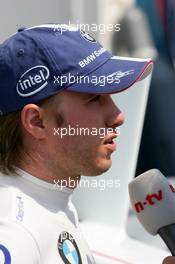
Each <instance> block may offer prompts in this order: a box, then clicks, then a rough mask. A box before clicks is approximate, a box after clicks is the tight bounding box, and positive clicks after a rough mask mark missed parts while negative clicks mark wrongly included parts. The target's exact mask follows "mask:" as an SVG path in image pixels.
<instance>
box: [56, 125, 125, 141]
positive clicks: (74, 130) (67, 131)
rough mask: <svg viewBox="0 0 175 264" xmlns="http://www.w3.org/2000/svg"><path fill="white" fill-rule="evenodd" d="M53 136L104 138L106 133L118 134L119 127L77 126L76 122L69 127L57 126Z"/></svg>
mask: <svg viewBox="0 0 175 264" xmlns="http://www.w3.org/2000/svg"><path fill="white" fill-rule="evenodd" d="M53 130H54V131H53V132H54V136H59V137H60V138H63V137H65V136H99V138H104V137H105V136H106V135H110V134H113V133H115V134H116V136H119V135H120V128H119V127H117V128H112V127H108V128H105V127H99V128H96V127H92V128H89V127H79V125H78V124H77V125H76V127H71V126H70V125H68V127H59V128H55V127H54V129H53Z"/></svg>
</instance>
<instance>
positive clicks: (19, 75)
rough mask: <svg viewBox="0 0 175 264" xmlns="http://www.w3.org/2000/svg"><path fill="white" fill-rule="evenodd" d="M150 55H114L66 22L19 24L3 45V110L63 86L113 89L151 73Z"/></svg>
mask: <svg viewBox="0 0 175 264" xmlns="http://www.w3.org/2000/svg"><path fill="white" fill-rule="evenodd" d="M152 64H153V62H152V60H151V59H134V58H124V57H116V56H113V55H112V54H111V53H110V52H108V51H107V50H106V49H105V48H104V47H102V46H101V45H100V43H99V42H98V41H96V40H95V39H94V38H93V37H91V36H90V35H89V34H88V33H86V32H84V31H82V30H80V29H78V28H75V27H72V26H68V25H58V24H46V25H39V26H35V27H31V28H21V29H19V30H18V32H17V33H16V34H14V35H12V36H11V37H9V38H8V39H7V40H6V41H4V42H3V43H2V44H1V45H0V113H1V115H5V114H8V113H10V112H15V111H17V110H20V109H22V108H23V107H24V106H25V105H26V104H29V103H37V102H39V101H41V100H43V99H46V98H48V97H50V96H53V95H56V94H57V93H58V92H61V91H63V90H65V89H66V90H67V91H74V92H81V93H90V94H112V93H118V92H121V91H123V90H125V89H127V88H129V87H130V86H132V85H133V84H134V83H135V82H136V81H138V80H140V79H141V78H144V77H145V76H147V75H148V74H149V73H150V71H151V68H152V67H150V66H152Z"/></svg>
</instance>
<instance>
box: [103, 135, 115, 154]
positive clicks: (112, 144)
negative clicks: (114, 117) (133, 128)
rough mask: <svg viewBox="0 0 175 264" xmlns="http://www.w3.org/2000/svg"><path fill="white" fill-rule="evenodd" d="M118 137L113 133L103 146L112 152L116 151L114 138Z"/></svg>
mask: <svg viewBox="0 0 175 264" xmlns="http://www.w3.org/2000/svg"><path fill="white" fill-rule="evenodd" d="M116 137H117V135H116V134H115V133H113V134H112V135H108V136H107V137H106V139H105V140H104V142H103V144H104V145H105V146H106V147H107V148H108V149H109V150H111V151H112V152H113V151H115V150H116V143H115V142H114V138H116Z"/></svg>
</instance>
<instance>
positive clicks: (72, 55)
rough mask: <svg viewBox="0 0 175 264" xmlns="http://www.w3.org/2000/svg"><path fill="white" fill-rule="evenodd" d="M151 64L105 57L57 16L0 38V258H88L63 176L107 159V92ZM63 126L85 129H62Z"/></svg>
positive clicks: (105, 165) (114, 117)
mask: <svg viewBox="0 0 175 264" xmlns="http://www.w3.org/2000/svg"><path fill="white" fill-rule="evenodd" d="M151 66H152V61H151V60H134V59H133V60H131V59H124V58H116V57H112V55H111V54H110V53H109V52H107V51H106V50H105V49H104V48H103V47H102V46H101V45H100V44H99V43H98V42H97V41H96V40H95V39H93V38H92V37H91V36H90V35H88V34H87V33H85V32H82V31H79V30H78V29H76V28H72V27H67V26H65V25H64V26H60V25H41V26H36V27H33V28H28V29H24V28H23V29H20V30H19V31H18V33H16V34H14V35H13V36H11V37H10V38H9V39H8V40H6V41H5V42H4V43H3V44H1V47H0V83H1V87H0V111H1V117H0V168H1V172H2V174H1V176H0V184H1V189H0V208H1V210H0V252H1V254H0V257H1V258H2V261H1V262H2V263H5V264H11V263H12V264H22V263H23V264H24V263H25V264H29V263H30V264H34V263H35V264H48V263H49V264H56V263H67V264H70V263H71V264H74V263H79V264H81V263H83V264H87V263H94V260H93V257H92V255H91V253H90V251H89V249H88V247H87V245H86V242H85V241H84V239H83V237H82V235H81V233H80V232H79V230H78V217H77V214H76V211H75V209H74V207H73V205H72V203H71V196H72V192H73V188H71V185H70V183H71V182H72V181H73V182H76V183H78V182H79V181H80V178H81V175H88V176H96V175H100V174H102V173H103V172H105V171H107V170H108V169H109V168H110V166H111V154H112V152H113V151H114V150H115V148H116V145H115V143H114V138H116V136H117V133H116V128H117V127H118V126H120V125H122V123H123V122H124V117H123V114H122V112H121V111H120V110H119V108H118V107H117V106H115V104H114V103H113V101H112V99H111V97H110V94H112V93H117V92H120V91H122V90H125V89H127V88H129V87H130V86H131V85H132V84H133V83H134V82H136V81H137V80H138V79H141V78H144V77H145V75H146V74H148V71H149V70H150V68H151ZM102 76H103V77H104V78H103V83H102V79H101V77H102ZM87 77H88V78H89V79H88V82H87ZM94 77H96V78H94ZM94 80H95V82H94ZM92 81H93V82H92ZM103 84H105V85H103ZM70 127H71V128H74V129H75V128H77V127H78V128H86V129H88V131H89V134H88V135H87V134H86V135H80V134H79V133H77V134H74V135H73V136H72V135H70V134H68V133H65V131H68V128H70ZM94 128H96V130H97V131H99V129H100V128H104V129H105V131H106V132H107V133H106V134H105V135H104V137H103V138H101V137H100V136H99V134H98V133H97V134H95V135H94V133H90V132H92V129H94ZM109 130H110V132H109ZM63 131H64V136H63ZM76 131H77V130H76ZM63 182H64V186H63ZM166 263H168V262H166Z"/></svg>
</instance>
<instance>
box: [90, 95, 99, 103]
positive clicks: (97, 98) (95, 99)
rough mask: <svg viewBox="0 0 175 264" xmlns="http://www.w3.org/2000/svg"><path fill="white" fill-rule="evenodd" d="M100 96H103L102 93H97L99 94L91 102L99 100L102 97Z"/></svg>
mask: <svg viewBox="0 0 175 264" xmlns="http://www.w3.org/2000/svg"><path fill="white" fill-rule="evenodd" d="M100 97H101V95H97V96H95V97H93V98H92V99H91V100H90V102H96V101H98V100H99V99H100Z"/></svg>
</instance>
